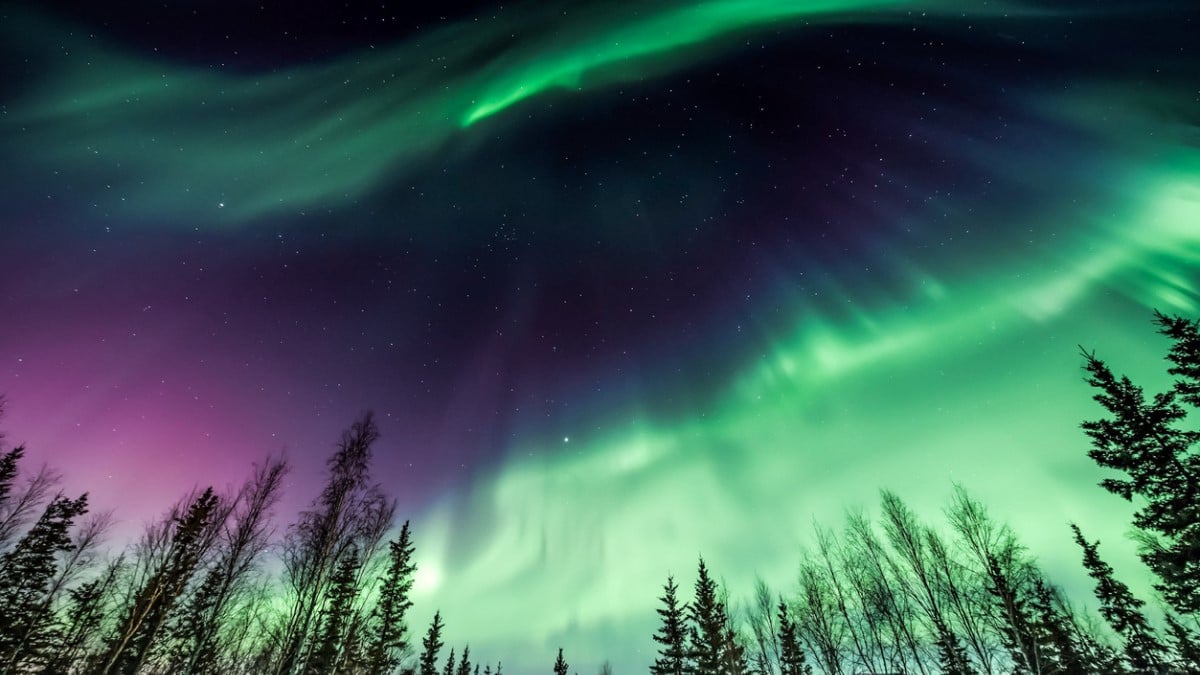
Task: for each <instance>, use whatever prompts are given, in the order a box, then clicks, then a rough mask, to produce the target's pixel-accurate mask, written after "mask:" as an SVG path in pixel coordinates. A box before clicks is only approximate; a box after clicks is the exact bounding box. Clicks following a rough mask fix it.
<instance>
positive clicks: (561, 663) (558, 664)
mask: <svg viewBox="0 0 1200 675" xmlns="http://www.w3.org/2000/svg"><path fill="white" fill-rule="evenodd" d="M568 668H569V666H568V665H567V662H566V661H565V660H563V651H562V647H559V648H558V658H557V659H555V660H554V675H567V669H568Z"/></svg>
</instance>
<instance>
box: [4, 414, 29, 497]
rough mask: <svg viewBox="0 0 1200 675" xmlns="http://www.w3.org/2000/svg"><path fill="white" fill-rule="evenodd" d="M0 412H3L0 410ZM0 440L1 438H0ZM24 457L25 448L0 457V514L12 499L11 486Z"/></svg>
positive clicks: (14, 449) (21, 446)
mask: <svg viewBox="0 0 1200 675" xmlns="http://www.w3.org/2000/svg"><path fill="white" fill-rule="evenodd" d="M0 412H3V411H2V409H0ZM0 438H3V437H2V436H0ZM24 456H25V446H23V445H18V446H17V447H15V448H13V449H11V450H9V451H8V452H5V453H4V454H3V455H0V513H3V512H4V509H5V506H6V504H7V503H8V500H9V499H10V498H11V497H12V491H13V485H14V484H15V483H16V481H17V471H18V470H19V469H20V464H21V458H22V457H24Z"/></svg>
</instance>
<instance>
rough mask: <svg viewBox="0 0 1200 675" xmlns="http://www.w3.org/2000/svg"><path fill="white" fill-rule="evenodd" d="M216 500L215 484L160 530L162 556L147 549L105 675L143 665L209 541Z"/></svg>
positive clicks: (113, 640)
mask: <svg viewBox="0 0 1200 675" xmlns="http://www.w3.org/2000/svg"><path fill="white" fill-rule="evenodd" d="M217 503H218V500H217V496H216V495H215V494H213V490H212V488H208V489H206V490H205V491H204V492H203V493H201V494H200V496H198V497H196V499H194V500H193V501H192V502H191V503H190V504H189V505H188V506H187V508H186V509H185V510H184V512H183V513H182V515H177V516H172V517H171V518H170V521H169V522H168V523H165V524H164V525H163V526H162V527H161V528H160V532H162V533H163V537H164V538H166V539H168V540H169V544H168V545H167V546H166V547H165V551H164V554H163V555H162V557H161V559H159V560H155V559H151V555H152V554H151V553H150V552H147V554H146V556H145V557H147V560H145V561H144V563H143V564H144V566H145V573H146V582H145V584H143V585H142V586H141V587H140V588H139V589H138V590H137V591H136V593H135V595H134V597H133V601H132V603H131V604H130V606H129V607H128V608H126V609H125V611H124V616H123V618H122V619H121V621H120V623H119V624H118V626H117V629H116V631H115V633H114V634H113V636H112V637H111V639H109V641H108V644H109V646H108V650H107V653H106V654H105V656H104V659H103V665H102V667H101V668H100V669H99V671H100V672H101V673H103V674H104V675H108V674H109V673H120V674H121V675H133V674H134V673H136V672H137V671H138V670H140V669H141V667H142V663H143V662H144V661H145V659H146V657H147V656H148V654H149V652H150V649H151V647H152V646H153V645H154V641H155V639H156V638H157V637H158V633H159V631H160V629H161V628H162V626H163V623H164V622H165V620H166V617H167V615H168V613H169V612H170V610H171V608H172V607H173V606H174V605H175V602H176V601H177V600H178V598H179V596H180V594H182V593H183V590H184V588H185V587H186V586H187V584H188V582H189V581H190V580H191V578H192V575H193V573H194V572H195V570H196V566H197V564H198V563H199V561H200V557H201V556H202V555H203V554H204V552H205V549H206V547H207V546H208V544H210V543H211V541H207V540H206V535H207V534H208V533H209V528H210V518H211V517H212V515H213V513H214V512H215V511H216V508H217ZM154 536H155V535H153V534H151V537H154Z"/></svg>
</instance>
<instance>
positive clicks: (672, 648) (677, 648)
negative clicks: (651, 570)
mask: <svg viewBox="0 0 1200 675" xmlns="http://www.w3.org/2000/svg"><path fill="white" fill-rule="evenodd" d="M678 590H679V586H677V585H676V584H675V578H674V577H673V576H671V575H667V583H666V585H665V586H663V595H662V597H660V598H659V601H660V602H661V603H662V607H660V608H658V610H656V611H657V612H658V616H659V618H660V619H661V621H662V623H661V625H660V626H659V629H658V632H657V633H655V634H654V641H655V642H657V643H658V644H659V645H660V646H659V649H658V658H657V659H655V661H654V664H653V665H651V666H650V672H651V673H653V675H684V673H686V672H687V649H686V643H685V640H686V636H687V633H686V629H687V626H686V623H685V620H686V619H685V616H684V613H685V612H686V611H687V608H686V606H681V605H680V604H679V600H678V598H677V596H676V593H677V591H678Z"/></svg>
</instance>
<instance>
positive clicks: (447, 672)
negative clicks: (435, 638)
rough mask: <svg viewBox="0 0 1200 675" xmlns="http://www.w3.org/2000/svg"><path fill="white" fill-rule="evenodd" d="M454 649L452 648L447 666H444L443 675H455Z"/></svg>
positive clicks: (447, 659)
mask: <svg viewBox="0 0 1200 675" xmlns="http://www.w3.org/2000/svg"><path fill="white" fill-rule="evenodd" d="M454 664H455V661H454V648H453V647H451V648H450V654H449V655H448V656H447V657H446V664H445V665H444V666H442V675H454Z"/></svg>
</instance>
